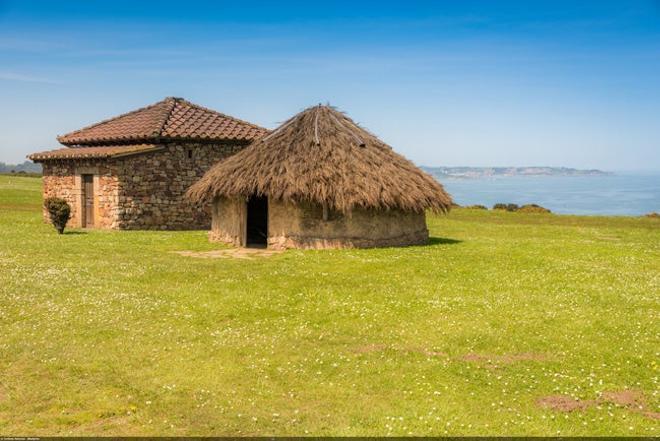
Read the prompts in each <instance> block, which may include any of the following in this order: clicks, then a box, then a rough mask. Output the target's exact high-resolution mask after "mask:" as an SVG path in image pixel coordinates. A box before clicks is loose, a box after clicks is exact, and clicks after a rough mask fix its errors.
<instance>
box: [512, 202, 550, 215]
mask: <svg viewBox="0 0 660 441" xmlns="http://www.w3.org/2000/svg"><path fill="white" fill-rule="evenodd" d="M518 211H519V212H520V213H552V212H551V211H550V210H548V209H547V208H545V207H541V206H540V205H536V204H527V205H523V206H522V207H520V208H519V209H518Z"/></svg>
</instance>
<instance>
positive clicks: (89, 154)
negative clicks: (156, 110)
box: [28, 144, 164, 162]
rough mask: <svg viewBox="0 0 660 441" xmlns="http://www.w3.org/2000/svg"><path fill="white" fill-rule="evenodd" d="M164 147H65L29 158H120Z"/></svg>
mask: <svg viewBox="0 0 660 441" xmlns="http://www.w3.org/2000/svg"><path fill="white" fill-rule="evenodd" d="M163 148H164V147H163V146H160V145H155V144H137V145H120V146H102V147H98V146H95V147H87V146H82V147H65V148H62V149H57V150H49V151H47V152H39V153H33V154H31V155H30V156H28V158H29V159H31V160H32V161H35V162H41V161H50V160H55V159H85V158H119V157H122V156H129V155H136V154H138V153H147V152H153V151H157V150H161V149H163Z"/></svg>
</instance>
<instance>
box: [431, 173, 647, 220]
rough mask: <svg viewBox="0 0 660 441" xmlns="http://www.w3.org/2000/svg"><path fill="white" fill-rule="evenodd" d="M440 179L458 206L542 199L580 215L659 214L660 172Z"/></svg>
mask: <svg viewBox="0 0 660 441" xmlns="http://www.w3.org/2000/svg"><path fill="white" fill-rule="evenodd" d="M439 180H440V182H441V183H442V184H443V185H444V187H445V190H447V191H448V192H449V194H451V196H452V197H453V199H454V201H455V202H456V203H458V204H459V205H473V204H481V205H485V206H487V207H489V208H490V207H492V206H493V204H496V203H499V202H502V203H514V204H519V205H522V204H538V205H541V206H543V207H546V208H549V209H550V210H552V211H553V212H554V213H559V214H577V215H613V216H639V215H643V214H647V213H651V212H658V213H660V172H656V173H650V172H646V173H642V172H640V173H631V172H620V173H616V172H615V173H614V174H611V175H599V176H510V177H496V178H490V177H489V178H446V177H445V178H440V179H439Z"/></svg>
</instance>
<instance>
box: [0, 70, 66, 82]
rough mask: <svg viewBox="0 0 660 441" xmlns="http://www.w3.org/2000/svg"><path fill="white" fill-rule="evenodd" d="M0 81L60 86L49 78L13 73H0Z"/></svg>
mask: <svg viewBox="0 0 660 441" xmlns="http://www.w3.org/2000/svg"><path fill="white" fill-rule="evenodd" d="M0 81H18V82H21V83H41V84H61V83H60V82H59V81H55V80H51V79H49V78H42V77H35V76H32V75H25V74H20V73H14V72H0Z"/></svg>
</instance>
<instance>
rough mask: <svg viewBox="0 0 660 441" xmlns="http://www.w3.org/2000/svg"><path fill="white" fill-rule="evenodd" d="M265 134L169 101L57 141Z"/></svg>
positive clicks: (254, 136)
mask: <svg viewBox="0 0 660 441" xmlns="http://www.w3.org/2000/svg"><path fill="white" fill-rule="evenodd" d="M266 133H268V130H267V129H265V128H263V127H259V126H257V125H255V124H252V123H249V122H247V121H243V120H240V119H238V118H234V117H232V116H229V115H225V114H223V113H220V112H216V111H214V110H211V109H207V108H205V107H202V106H198V105H197V104H193V103H190V102H188V101H186V100H184V99H183V98H173V97H169V98H165V99H164V100H162V101H159V102H157V103H155V104H152V105H150V106H146V107H143V108H140V109H137V110H134V111H132V112H128V113H124V114H122V115H119V116H116V117H114V118H111V119H107V120H104V121H101V122H99V123H97V124H93V125H91V126H88V127H85V128H83V129H80V130H76V131H74V132H71V133H68V134H66V135H62V136H59V137H58V138H57V139H58V141H59V142H61V143H62V144H64V145H69V146H74V145H104V144H106V145H107V144H124V143H138V142H147V143H148V142H151V143H154V142H167V141H181V140H186V141H201V142H212V141H233V142H245V143H247V142H251V141H254V140H255V139H258V138H260V137H262V136H263V135H265V134H266Z"/></svg>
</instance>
